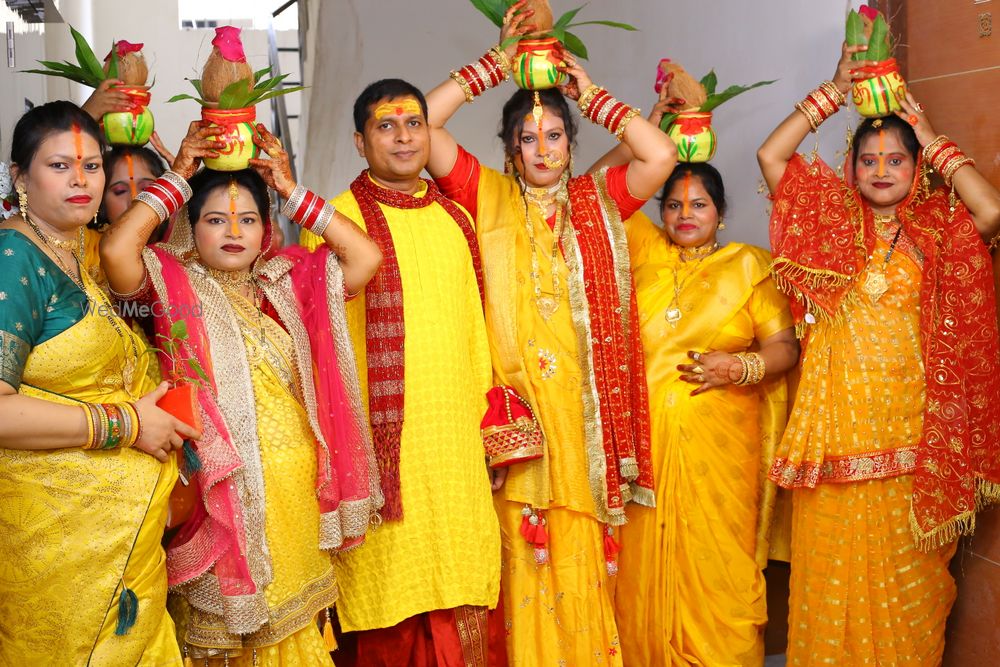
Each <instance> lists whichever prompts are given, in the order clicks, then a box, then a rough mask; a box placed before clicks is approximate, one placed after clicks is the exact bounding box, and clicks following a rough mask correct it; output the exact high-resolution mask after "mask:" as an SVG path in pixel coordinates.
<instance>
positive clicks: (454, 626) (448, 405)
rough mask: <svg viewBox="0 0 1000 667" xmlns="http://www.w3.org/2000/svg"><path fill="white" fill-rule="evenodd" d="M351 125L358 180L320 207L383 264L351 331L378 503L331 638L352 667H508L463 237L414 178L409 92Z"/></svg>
mask: <svg viewBox="0 0 1000 667" xmlns="http://www.w3.org/2000/svg"><path fill="white" fill-rule="evenodd" d="M354 120H355V128H356V130H357V132H356V134H355V142H356V145H357V148H358V152H359V154H360V155H361V156H362V157H364V158H365V159H366V161H367V162H368V166H369V168H368V170H366V171H365V172H363V173H362V174H361V175H360V176H359V177H358V179H357V180H355V181H354V183H353V184H352V186H351V189H350V190H349V191H347V192H344V193H343V194H341V195H340V196H339V197H337V198H336V199H334V200H333V205H334V206H335V207H336V208H337V210H338V211H339V212H340V213H342V214H344V215H346V216H347V217H349V218H351V219H353V220H355V221H356V222H357V223H358V224H359V225H361V227H363V228H364V229H365V230H366V231H367V233H368V234H369V235H370V236H371V237H372V238H373V239H374V240H375V241H376V242H377V243H378V244H379V246H380V248H381V249H382V253H383V255H384V256H385V261H384V263H383V266H382V268H381V269H380V271H379V274H378V275H377V276H376V278H375V279H374V280H373V281H372V282H371V283H370V284H369V285H368V287H367V288H366V290H365V292H364V293H363V294H361V295H359V296H358V298H357V299H355V300H353V301H352V302H351V303H349V304H348V322H349V326H350V329H351V336H352V339H353V341H354V344H355V349H356V354H357V358H358V367H359V371H360V375H361V389H362V394H363V395H364V397H365V398H366V399H367V407H368V412H369V416H370V419H371V425H372V431H373V435H374V439H375V442H376V455H377V458H378V461H379V472H380V475H381V478H382V487H383V492H384V493H385V496H386V506H385V507H384V509H383V519H384V521H383V523H382V525H380V526H379V527H377V528H375V529H373V530H372V531H371V532H370V533H369V535H368V538H367V540H366V543H365V545H364V546H363V547H362V548H360V549H358V550H356V551H353V552H347V553H345V554H343V555H342V556H340V557H339V559H338V563H337V578H338V581H339V582H340V585H341V596H340V600H339V601H338V603H337V610H338V616H339V618H340V625H341V628H342V629H343V630H344V631H345V632H355V633H356V635H355V636H356V639H357V660H356V662H355V663H354V664H356V665H358V666H359V667H360V666H365V667H368V666H389V665H404V664H405V665H425V664H426V665H436V664H438V662H440V663H441V664H449V665H450V664H476V665H480V664H483V665H485V664H497V665H502V664H506V655H505V653H504V630H503V627H502V615H499V614H494V613H488V609H492V608H495V607H496V605H497V601H498V597H499V585H500V533H499V525H498V522H497V517H496V514H495V512H494V509H493V504H492V499H491V492H490V480H489V476H488V473H487V470H486V466H485V463H484V453H483V447H482V440H481V437H480V432H479V424H480V420H481V418H482V416H483V413H484V411H485V409H486V400H485V394H486V391H487V390H488V389H489V387H490V381H491V368H490V354H489V348H488V344H487V340H486V328H485V321H484V316H483V306H482V301H481V291H480V290H481V288H480V276H479V270H478V265H479V260H478V247H477V246H476V242H475V235H474V232H473V230H472V226H471V223H470V221H469V218H468V214H467V213H466V212H465V211H464V209H462V208H461V207H459V206H457V205H456V204H454V203H453V202H451V201H450V200H448V199H446V198H445V197H444V196H443V195H441V194H440V192H439V191H438V190H437V187H436V186H434V185H433V184H432V183H429V182H428V181H425V180H422V179H421V178H420V173H421V171H422V170H423V168H424V166H425V164H426V162H427V157H428V154H429V144H430V134H429V131H428V127H427V122H426V103H425V102H424V98H423V95H422V94H421V93H420V91H419V90H417V89H416V88H414V87H413V86H411V85H410V84H408V83H406V82H404V81H400V80H398V79H387V80H383V81H378V82H376V83H373V84H372V85H370V86H369V87H368V88H367V89H366V90H365V91H364V92H363V93H362V94H361V96H360V97H359V98H358V100H357V101H356V102H355V107H354ZM318 243H319V239H317V238H316V237H315V236H312V235H311V234H308V233H304V234H303V238H302V244H303V245H306V246H309V247H311V246H314V245H316V244H318ZM340 664H343V661H342V660H340V659H338V665H340Z"/></svg>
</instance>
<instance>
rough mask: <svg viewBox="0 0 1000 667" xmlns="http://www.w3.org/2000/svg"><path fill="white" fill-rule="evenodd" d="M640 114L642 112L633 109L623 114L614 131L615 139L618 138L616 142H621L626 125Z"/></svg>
mask: <svg viewBox="0 0 1000 667" xmlns="http://www.w3.org/2000/svg"><path fill="white" fill-rule="evenodd" d="M641 113H642V111H640V110H639V109H635V108H630V109H629V110H628V111H626V112H625V115H624V116H622V119H621V120H620V121H618V129H617V130H615V137H617V138H618V141H621V140H622V137H624V136H625V128H627V127H628V124H629V123H631V122H632V120H633V119H634V118H635V117H636V116H638V115H639V114H641Z"/></svg>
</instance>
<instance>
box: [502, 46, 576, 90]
mask: <svg viewBox="0 0 1000 667" xmlns="http://www.w3.org/2000/svg"><path fill="white" fill-rule="evenodd" d="M559 50H560V43H559V40H558V39H556V38H555V37H547V38H545V39H522V40H521V41H520V42H518V44H517V53H516V54H514V60H513V61H512V66H513V70H514V71H513V76H514V83H516V84H517V87H518V88H524V89H525V90H545V89H546V88H555V87H556V86H558V85H559V84H561V83H562V82H563V81H564V80H565V78H566V77H565V76H564V75H563V73H562V72H560V71H559V68H560V67H561V66H563V65H564V63H563V61H562V59H561V58H560V57H559Z"/></svg>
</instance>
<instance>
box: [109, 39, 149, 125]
mask: <svg viewBox="0 0 1000 667" xmlns="http://www.w3.org/2000/svg"><path fill="white" fill-rule="evenodd" d="M139 46H142V45H141V44H140V45H139ZM115 90H116V91H118V92H121V93H125V96H126V97H128V103H129V111H130V112H131V114H132V115H133V116H138V115H140V114H141V113H142V112H143V111H145V110H146V107H148V106H149V101H150V99H152V97H151V95H150V94H149V91H148V90H146V88H141V87H138V86H136V87H131V86H115Z"/></svg>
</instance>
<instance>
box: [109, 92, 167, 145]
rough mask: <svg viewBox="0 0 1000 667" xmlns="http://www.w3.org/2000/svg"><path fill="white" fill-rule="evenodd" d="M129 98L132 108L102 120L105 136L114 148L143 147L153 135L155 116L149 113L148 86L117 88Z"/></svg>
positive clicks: (111, 114) (110, 114)
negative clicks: (122, 146)
mask: <svg viewBox="0 0 1000 667" xmlns="http://www.w3.org/2000/svg"><path fill="white" fill-rule="evenodd" d="M115 90H117V91H120V92H123V93H125V95H127V96H128V99H129V103H130V104H131V105H132V108H131V109H129V110H128V111H116V112H114V113H106V114H104V117H103V118H102V119H101V125H102V126H103V127H104V136H105V137H106V138H107V140H108V143H110V144H111V145H113V146H121V145H124V146H142V145H144V144H145V143H146V142H147V141H149V137H150V136H152V134H153V127H154V126H153V114H152V113H150V111H149V108H148V107H149V99H150V97H149V88H148V87H146V86H115Z"/></svg>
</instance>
